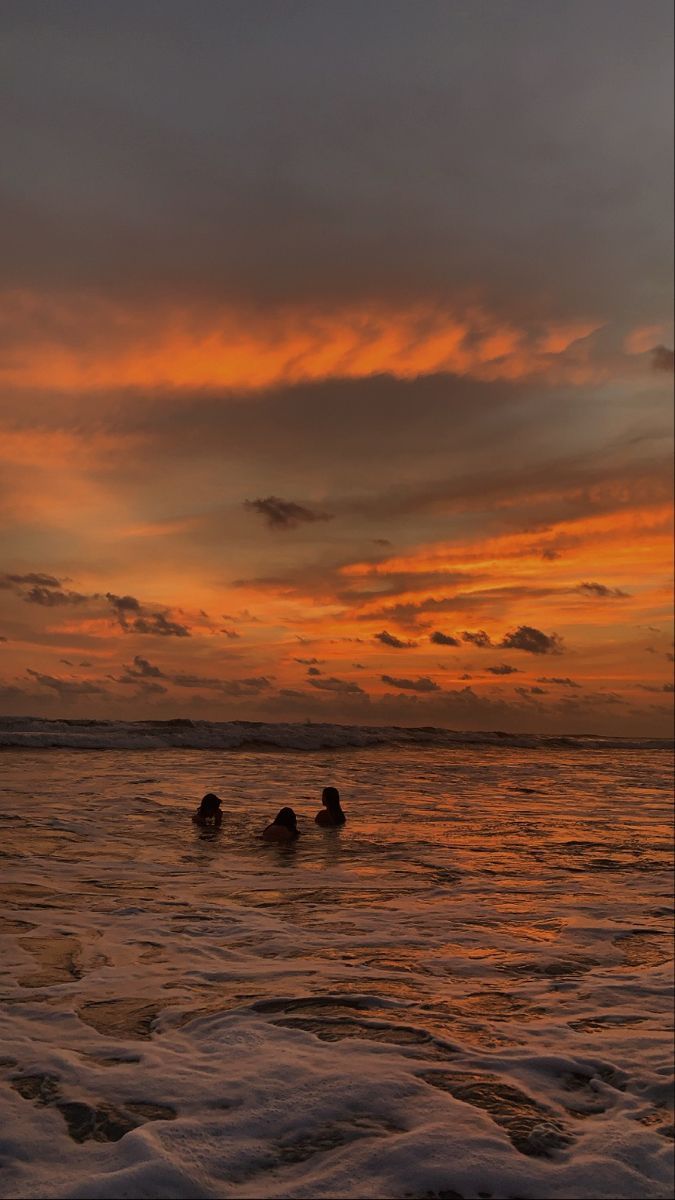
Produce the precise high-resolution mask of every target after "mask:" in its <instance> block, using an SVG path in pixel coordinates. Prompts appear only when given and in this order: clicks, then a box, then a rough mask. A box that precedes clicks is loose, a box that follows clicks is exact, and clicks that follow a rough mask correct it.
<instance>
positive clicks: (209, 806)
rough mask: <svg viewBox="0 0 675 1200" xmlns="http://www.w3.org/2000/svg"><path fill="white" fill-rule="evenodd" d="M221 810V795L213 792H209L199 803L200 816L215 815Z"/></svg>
mask: <svg viewBox="0 0 675 1200" xmlns="http://www.w3.org/2000/svg"><path fill="white" fill-rule="evenodd" d="M218 812H220V797H219V796H216V795H214V793H213V792H207V793H206V795H205V796H204V797H203V799H202V802H201V804H200V805H199V815H200V817H215V815H216V813H218Z"/></svg>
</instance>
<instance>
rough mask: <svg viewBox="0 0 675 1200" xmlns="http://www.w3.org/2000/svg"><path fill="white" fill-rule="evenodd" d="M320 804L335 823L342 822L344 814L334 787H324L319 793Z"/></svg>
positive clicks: (338, 794)
mask: <svg viewBox="0 0 675 1200" xmlns="http://www.w3.org/2000/svg"><path fill="white" fill-rule="evenodd" d="M321 803H322V804H323V805H324V806H325V807H326V808H327V809H328V811H329V813H330V815H331V817H333V819H334V820H335V821H340V820H342V821H344V819H345V814H344V813H343V811H342V805H341V804H340V793H339V792H338V790H337V788H336V787H325V788H324V789H323V792H322V793H321Z"/></svg>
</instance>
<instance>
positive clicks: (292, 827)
mask: <svg viewBox="0 0 675 1200" xmlns="http://www.w3.org/2000/svg"><path fill="white" fill-rule="evenodd" d="M272 824H273V825H283V827H284V829H288V830H289V832H290V833H293V834H295V836H296V837H299V836H300V834H299V830H298V818H297V817H296V815H295V813H294V812H293V809H292V808H280V809H279V812H278V813H277V815H276V817H275V818H274V820H273V821H272Z"/></svg>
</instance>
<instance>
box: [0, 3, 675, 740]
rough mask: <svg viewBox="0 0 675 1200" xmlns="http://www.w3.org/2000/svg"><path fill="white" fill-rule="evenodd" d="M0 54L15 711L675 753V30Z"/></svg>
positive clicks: (284, 9)
mask: <svg viewBox="0 0 675 1200" xmlns="http://www.w3.org/2000/svg"><path fill="white" fill-rule="evenodd" d="M0 27H1V28H2V39H1V43H0V45H1V49H0V79H1V80H2V82H1V83H0V90H1V91H2V104H1V106H0V109H1V112H2V118H1V122H2V142H3V154H2V158H1V160H0V174H1V176H2V183H1V187H0V238H1V239H2V247H1V257H0V261H1V262H2V274H1V278H0V321H1V327H0V328H1V332H0V463H1V470H0V524H1V528H2V535H1V536H2V556H1V559H0V711H2V712H3V713H5V714H17V715H20V714H34V715H42V716H48V717H62V716H65V717H109V718H157V719H164V718H171V717H190V718H193V719H201V718H204V719H215V720H231V719H254V720H275V721H291V720H293V721H295V720H301V721H302V720H306V719H311V720H317V721H319V720H326V721H344V722H350V723H365V724H411V725H443V726H449V727H452V728H469V729H504V730H523V731H542V732H546V733H550V732H557V731H559V732H569V733H574V732H577V733H578V732H581V733H583V732H598V733H617V734H631V733H633V734H644V735H649V734H653V735H659V734H661V735H663V734H666V735H667V734H668V733H669V732H671V729H672V716H671V713H672V700H673V696H672V692H673V684H672V677H673V640H672V619H671V618H672V524H671V521H672V453H673V447H672V382H673V352H672V346H673V326H672V247H671V230H672V207H671V206H672V186H671V182H672V149H671V147H672V104H671V88H672V75H671V72H672V68H671V62H672V19H671V5H670V3H663V2H662V0H646V2H644V3H638V2H637V0H629V2H625V0H590V2H589V0H564V2H561V0H499V2H498V0H471V2H464V0H443V2H437V0H414V2H413V0H405V2H400V0H358V3H352V2H351V0H314V2H312V0H283V2H275V0H266V2H265V3H260V2H259V0H244V2H241V3H240V2H239V0H196V2H193V3H190V4H188V3H186V2H185V0H180V2H179V3H176V2H174V0H152V2H151V0H133V3H132V2H130V0H114V2H111V0H106V2H102V0H86V2H84V3H81V2H80V0H68V3H60V4H55V3H53V2H52V0H42V2H39V3H34V2H32V0H4V3H3V4H2V6H1V8H0Z"/></svg>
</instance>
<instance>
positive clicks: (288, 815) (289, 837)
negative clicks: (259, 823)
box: [262, 808, 300, 842]
mask: <svg viewBox="0 0 675 1200" xmlns="http://www.w3.org/2000/svg"><path fill="white" fill-rule="evenodd" d="M262 836H263V837H264V839H265V841H266V842H292V841H294V839H295V838H297V837H300V830H299V829H298V819H297V817H296V815H295V813H294V812H293V809H292V808H281V809H280V810H279V812H278V813H277V815H276V817H275V818H274V820H273V821H272V824H271V825H268V826H267V829H263V831H262Z"/></svg>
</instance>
